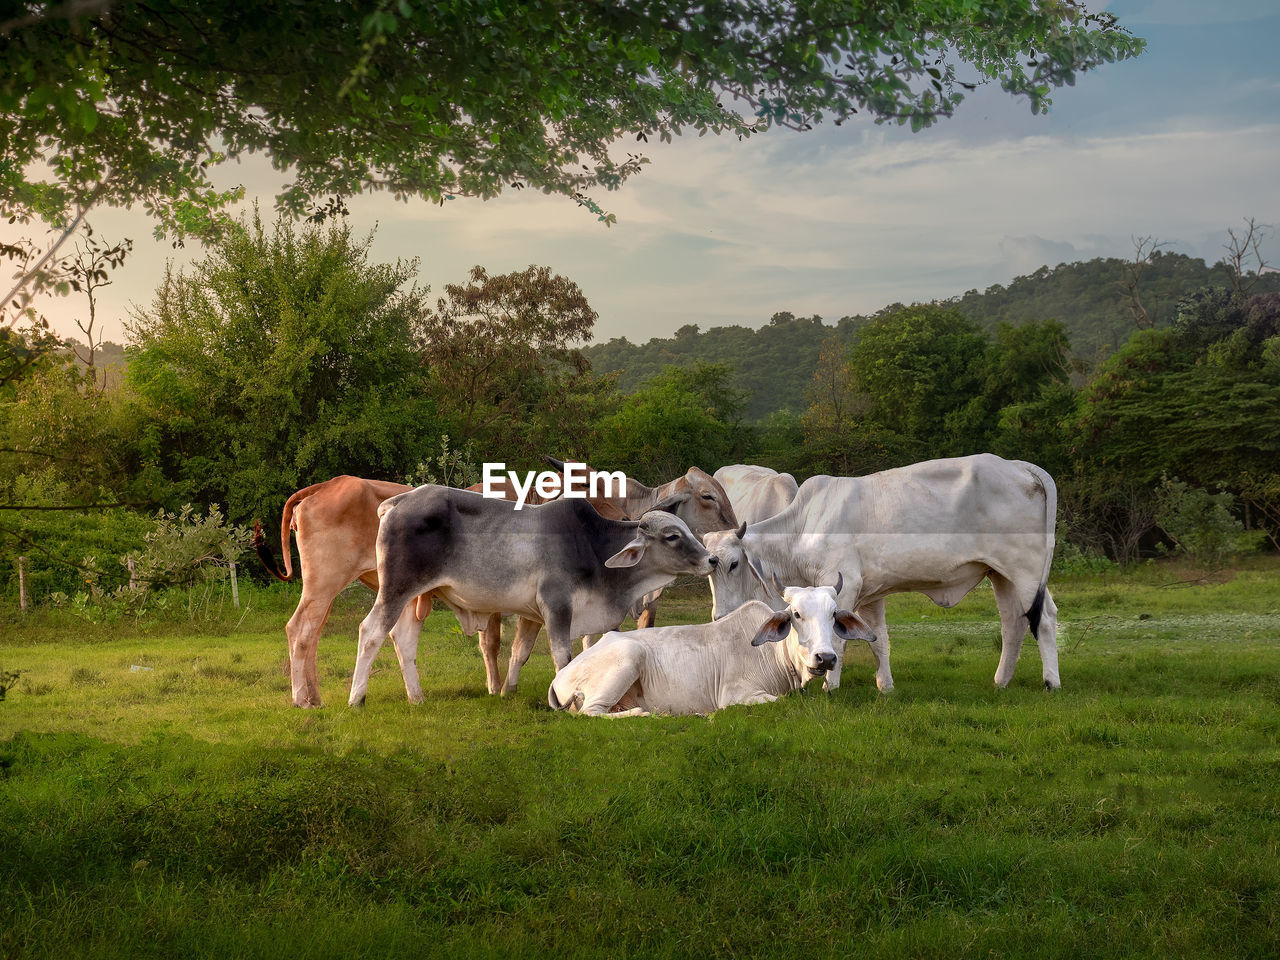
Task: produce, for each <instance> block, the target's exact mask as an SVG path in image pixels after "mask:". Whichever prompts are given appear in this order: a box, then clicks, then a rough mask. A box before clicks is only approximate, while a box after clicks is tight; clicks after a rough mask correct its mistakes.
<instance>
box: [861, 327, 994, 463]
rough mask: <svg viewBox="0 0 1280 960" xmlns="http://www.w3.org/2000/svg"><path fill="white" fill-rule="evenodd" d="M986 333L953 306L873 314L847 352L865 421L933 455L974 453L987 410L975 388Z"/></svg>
mask: <svg viewBox="0 0 1280 960" xmlns="http://www.w3.org/2000/svg"><path fill="white" fill-rule="evenodd" d="M986 352H987V338H986V336H985V335H984V334H983V333H982V331H981V329H980V328H979V327H978V325H977V324H975V323H974V322H973V321H972V320H969V319H968V318H967V317H965V316H964V315H963V314H962V313H960V311H958V310H956V309H954V308H947V307H940V306H935V305H930V304H917V305H915V306H911V307H905V308H903V309H900V310H896V311H893V312H891V313H888V314H885V315H883V316H880V317H877V318H876V319H875V320H873V321H872V322H871V323H869V324H867V325H866V326H865V327H863V328H862V331H861V333H860V334H859V336H858V339H857V340H856V341H855V342H854V345H853V349H852V351H851V352H850V364H851V368H852V371H853V376H854V378H855V380H856V382H857V385H858V388H859V389H860V390H861V391H863V392H865V393H866V394H867V395H868V396H869V397H870V401H871V407H870V409H869V410H868V412H867V415H866V417H865V419H867V420H869V421H871V422H872V423H874V424H876V425H878V426H880V427H883V428H885V429H888V430H890V431H892V432H894V433H897V434H900V435H902V436H905V437H911V438H913V439H916V440H921V441H924V442H925V443H926V444H928V447H929V449H930V450H931V451H932V452H933V454H934V455H935V456H948V455H955V454H960V453H976V452H978V451H977V450H976V449H969V448H970V447H973V446H975V444H976V445H978V446H980V445H981V444H980V439H975V437H980V435H981V430H982V426H983V424H984V423H985V421H986V418H987V415H988V413H989V411H988V407H987V400H986V397H985V395H984V393H983V390H982V379H983V373H984V371H983V369H982V368H983V364H984V361H985V358H986Z"/></svg>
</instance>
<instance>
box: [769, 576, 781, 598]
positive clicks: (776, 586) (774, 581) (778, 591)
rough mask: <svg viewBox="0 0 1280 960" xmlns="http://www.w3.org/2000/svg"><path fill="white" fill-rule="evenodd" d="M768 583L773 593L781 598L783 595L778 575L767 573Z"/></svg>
mask: <svg viewBox="0 0 1280 960" xmlns="http://www.w3.org/2000/svg"><path fill="white" fill-rule="evenodd" d="M769 582H770V583H772V584H773V591H774V593H776V594H777V595H778V596H782V593H783V587H782V584H780V583H779V582H778V575H777V574H776V573H774V572H773V571H770V572H769Z"/></svg>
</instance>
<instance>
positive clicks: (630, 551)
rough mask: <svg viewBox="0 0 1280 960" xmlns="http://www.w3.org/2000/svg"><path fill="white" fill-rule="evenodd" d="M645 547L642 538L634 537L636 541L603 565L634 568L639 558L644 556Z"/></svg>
mask: <svg viewBox="0 0 1280 960" xmlns="http://www.w3.org/2000/svg"><path fill="white" fill-rule="evenodd" d="M647 545H648V544H646V543H645V539H644V537H636V539H634V540H632V541H631V542H630V543H628V544H627V545H626V546H625V547H623V548H622V549H621V550H619V551H618V552H617V553H615V554H614V555H613V556H612V557H610V558H609V559H608V560H606V561H605V562H604V565H605V566H606V567H634V566H635V565H636V564H637V563H639V562H640V558H641V557H643V556H644V548H645V547H646V546H647Z"/></svg>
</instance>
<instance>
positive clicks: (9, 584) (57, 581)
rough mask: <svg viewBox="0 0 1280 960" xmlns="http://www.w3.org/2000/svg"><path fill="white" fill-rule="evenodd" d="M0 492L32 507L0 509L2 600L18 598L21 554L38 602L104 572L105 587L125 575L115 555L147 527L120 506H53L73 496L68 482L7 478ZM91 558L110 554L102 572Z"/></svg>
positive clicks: (83, 584) (76, 588) (64, 503)
mask: <svg viewBox="0 0 1280 960" xmlns="http://www.w3.org/2000/svg"><path fill="white" fill-rule="evenodd" d="M90 492H91V493H93V491H90ZM100 492H103V493H105V491H100ZM0 497H3V498H4V499H5V500H6V501H7V502H9V503H17V504H28V505H31V506H32V507H33V509H26V510H5V511H3V512H0V585H2V592H0V596H3V598H4V599H5V600H6V601H10V602H13V603H16V602H17V599H18V563H17V561H18V557H19V556H25V557H26V562H25V569H26V581H27V594H28V596H29V597H30V598H31V600H32V601H33V602H34V603H37V604H38V603H42V602H44V601H45V600H46V599H47V598H48V597H49V596H50V594H53V593H57V592H60V593H63V594H67V595H72V594H75V593H76V592H77V591H85V590H87V589H88V585H89V583H90V582H91V581H92V582H95V583H96V582H98V581H99V580H100V579H102V578H104V577H105V582H106V584H107V586H108V588H109V589H114V587H116V586H118V585H120V584H122V583H123V582H124V581H125V580H126V579H127V576H126V575H125V574H124V573H123V572H122V571H120V570H119V568H117V567H116V566H115V558H116V557H119V556H121V555H123V554H125V553H127V552H128V551H130V550H134V549H136V548H137V547H138V546H139V545H140V544H141V543H142V537H143V534H144V533H145V531H146V529H147V526H148V524H147V520H146V518H145V517H144V516H142V515H140V514H138V513H136V512H134V511H133V510H129V509H124V508H113V509H102V510H83V511H81V510H67V509H58V508H61V507H66V506H68V505H71V504H74V503H76V502H77V498H76V496H75V492H74V491H73V490H72V488H71V487H69V486H68V485H67V484H65V483H63V482H61V481H58V480H56V479H52V478H50V477H47V476H41V477H32V476H18V477H15V478H13V479H11V480H7V481H5V482H4V483H3V485H0ZM95 499H96V497H95ZM39 507H53V508H55V509H39ZM95 557H101V558H109V560H108V561H107V569H106V571H105V572H104V571H102V570H100V569H99V565H98V563H97V561H95V560H93V558H95Z"/></svg>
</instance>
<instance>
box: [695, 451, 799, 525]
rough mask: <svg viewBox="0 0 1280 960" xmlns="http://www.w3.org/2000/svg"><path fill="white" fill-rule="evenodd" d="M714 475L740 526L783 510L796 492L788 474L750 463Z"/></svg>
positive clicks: (794, 480) (722, 468)
mask: <svg viewBox="0 0 1280 960" xmlns="http://www.w3.org/2000/svg"><path fill="white" fill-rule="evenodd" d="M713 476H714V477H715V479H717V480H719V481H720V486H722V487H724V490H725V493H727V494H728V495H729V502H730V503H732V504H733V512H734V513H736V514H737V515H738V520H739V521H740V522H742V523H756V522H757V521H759V520H764V519H766V518H768V517H772V516H773V515H774V514H775V513H778V512H779V511H782V510H785V509H786V508H787V504H789V503H790V502H791V501H792V500H794V499H795V495H796V491H797V490H798V489H799V487H798V486H797V485H796V478H795V477H793V476H792V475H791V474H789V473H779V472H778V471H777V470H771V469H770V468H769V467H761V466H757V465H755V464H751V463H735V464H733V465H732V466H728V467H721V468H720V469H719V470H717V471H716V472H715V474H713Z"/></svg>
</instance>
